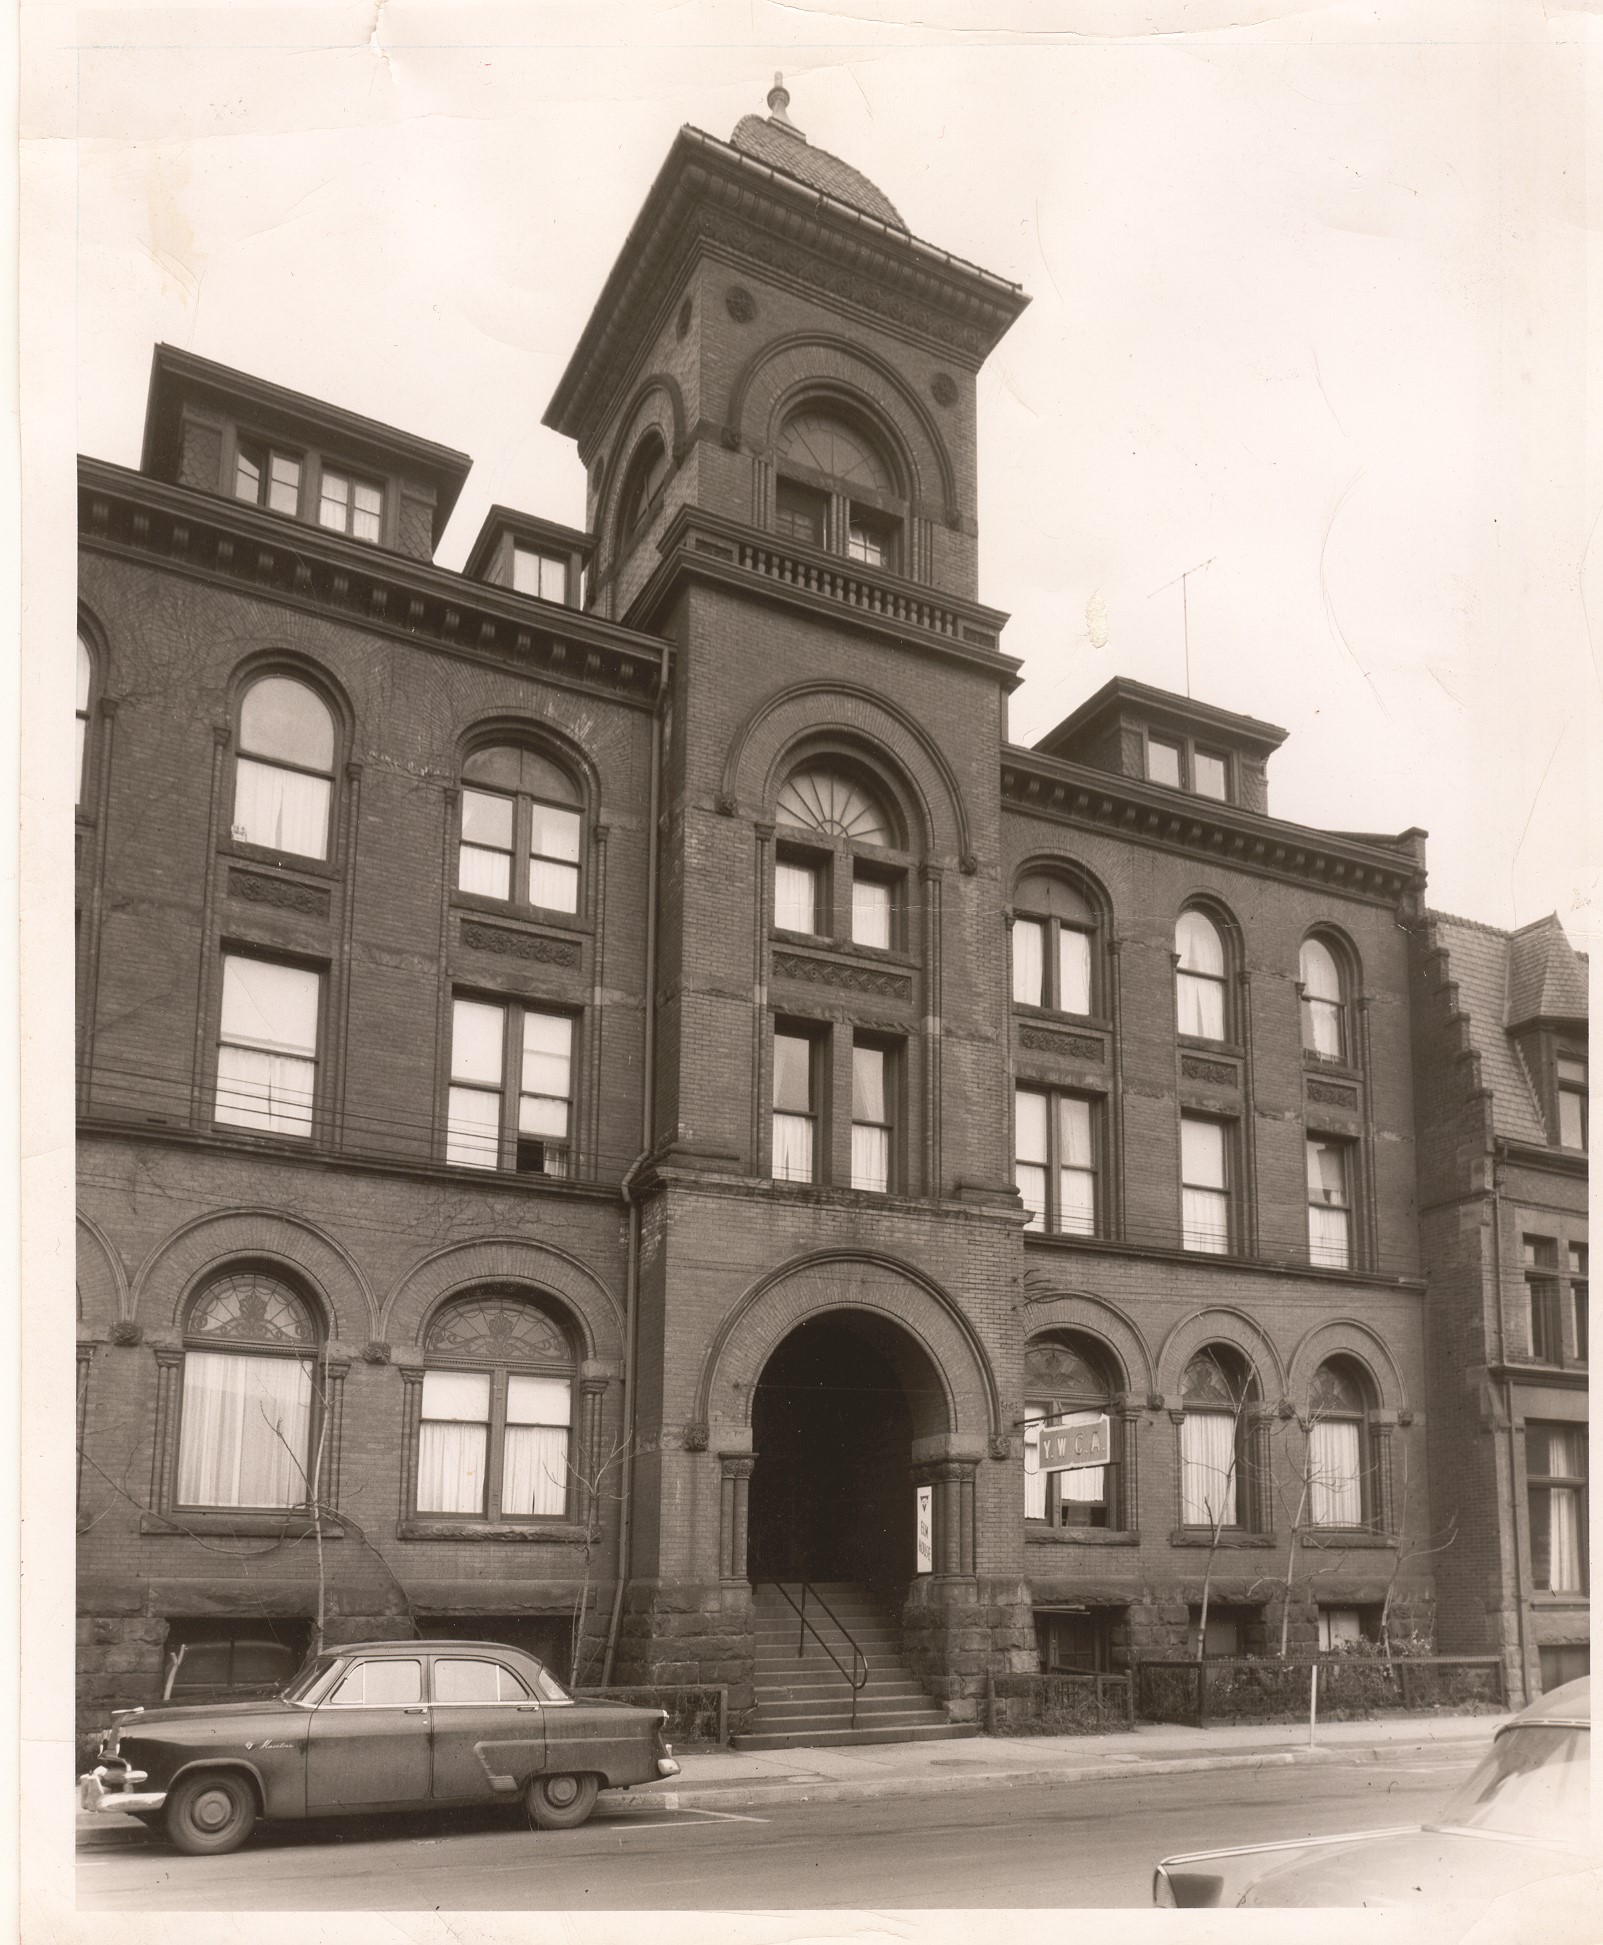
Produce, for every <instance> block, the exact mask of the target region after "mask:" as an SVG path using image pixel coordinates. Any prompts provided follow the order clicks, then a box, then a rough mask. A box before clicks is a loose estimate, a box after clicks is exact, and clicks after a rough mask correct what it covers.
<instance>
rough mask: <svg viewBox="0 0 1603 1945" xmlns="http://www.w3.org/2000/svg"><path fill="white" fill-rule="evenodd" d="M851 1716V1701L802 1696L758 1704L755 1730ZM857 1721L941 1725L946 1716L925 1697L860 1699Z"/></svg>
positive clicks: (841, 1719) (845, 1718)
mask: <svg viewBox="0 0 1603 1945" xmlns="http://www.w3.org/2000/svg"><path fill="white" fill-rule="evenodd" d="M851 1713H852V1711H851V1701H850V1698H849V1697H848V1696H844V1695H838V1696H837V1695H832V1696H828V1697H819V1696H802V1697H800V1698H799V1699H797V1700H795V1701H791V1702H772V1701H764V1702H761V1703H759V1704H758V1708H757V1727H758V1728H759V1729H766V1728H776V1729H778V1728H784V1727H788V1726H791V1725H793V1724H795V1723H798V1722H815V1721H817V1722H821V1721H824V1720H826V1719H827V1720H829V1721H831V1722H835V1723H842V1722H847V1721H849V1720H850V1719H851ZM857 1719H858V1721H859V1722H868V1721H873V1722H876V1723H881V1722H888V1721H896V1722H903V1721H921V1722H922V1721H931V1722H944V1721H945V1720H946V1716H945V1714H944V1712H943V1711H942V1710H941V1709H939V1708H938V1707H937V1706H936V1705H935V1703H933V1702H932V1701H931V1700H930V1698H929V1697H928V1696H927V1695H925V1696H917V1695H881V1696H868V1695H859V1696H858V1698H857Z"/></svg>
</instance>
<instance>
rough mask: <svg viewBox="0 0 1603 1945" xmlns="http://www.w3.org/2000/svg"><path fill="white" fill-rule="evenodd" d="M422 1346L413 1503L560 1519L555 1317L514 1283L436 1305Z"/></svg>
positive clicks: (560, 1374) (562, 1370)
mask: <svg viewBox="0 0 1603 1945" xmlns="http://www.w3.org/2000/svg"><path fill="white" fill-rule="evenodd" d="M424 1355H425V1359H426V1362H427V1365H428V1369H427V1370H426V1371H425V1372H424V1374H423V1398H422V1412H421V1419H420V1423H419V1427H418V1445H417V1510H418V1512H419V1513H420V1514H435V1515H439V1514H450V1515H454V1516H457V1517H468V1518H477V1519H491V1520H527V1519H560V1518H561V1517H562V1516H563V1514H564V1513H566V1511H567V1508H568V1499H569V1479H570V1474H569V1466H568V1432H569V1426H570V1424H571V1422H572V1417H573V1367H574V1356H573V1347H572V1345H571V1343H570V1342H569V1338H568V1334H567V1332H566V1330H564V1328H563V1327H562V1325H561V1324H559V1323H558V1322H557V1320H556V1319H555V1318H554V1317H552V1316H551V1315H550V1314H549V1313H548V1312H547V1311H545V1310H544V1309H542V1308H541V1307H540V1306H539V1305H538V1304H536V1303H535V1302H533V1301H532V1300H530V1299H529V1298H528V1297H526V1296H523V1295H521V1294H519V1293H517V1292H510V1291H497V1290H485V1291H480V1292H477V1293H475V1294H474V1295H472V1296H466V1297H458V1298H455V1299H454V1300H453V1301H452V1302H450V1303H448V1304H446V1305H445V1306H444V1308H443V1309H441V1310H440V1311H439V1312H438V1314H437V1315H436V1316H435V1318H434V1321H433V1322H432V1323H431V1324H430V1326H429V1331H428V1336H427V1339H426V1342H425V1345H424Z"/></svg>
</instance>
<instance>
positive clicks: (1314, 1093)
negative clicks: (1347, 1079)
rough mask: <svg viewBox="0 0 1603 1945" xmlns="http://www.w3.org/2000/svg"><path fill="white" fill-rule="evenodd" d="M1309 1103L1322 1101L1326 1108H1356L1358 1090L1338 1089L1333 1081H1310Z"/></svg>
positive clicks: (1354, 1088)
mask: <svg viewBox="0 0 1603 1945" xmlns="http://www.w3.org/2000/svg"><path fill="white" fill-rule="evenodd" d="M1308 1098H1309V1100H1310V1101H1322V1102H1323V1103H1324V1104H1325V1106H1326V1107H1331V1108H1356V1107H1357V1106H1358V1090H1357V1088H1356V1087H1338V1086H1337V1085H1336V1083H1335V1082H1334V1081H1310V1082H1309V1083H1308Z"/></svg>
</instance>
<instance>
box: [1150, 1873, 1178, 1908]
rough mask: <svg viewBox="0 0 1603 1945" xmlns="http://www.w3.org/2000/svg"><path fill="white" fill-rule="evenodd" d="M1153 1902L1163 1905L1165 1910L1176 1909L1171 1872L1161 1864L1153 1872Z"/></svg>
mask: <svg viewBox="0 0 1603 1945" xmlns="http://www.w3.org/2000/svg"><path fill="white" fill-rule="evenodd" d="M1152 1902H1153V1903H1154V1904H1155V1905H1161V1906H1162V1907H1163V1909H1164V1910H1165V1911H1173V1910H1175V1909H1176V1908H1177V1907H1176V1903H1175V1895H1174V1886H1173V1885H1172V1884H1171V1883H1170V1882H1169V1873H1168V1872H1167V1871H1166V1870H1165V1869H1164V1868H1163V1866H1162V1865H1161V1864H1160V1865H1159V1866H1158V1868H1157V1869H1156V1870H1155V1871H1154V1872H1153V1873H1152Z"/></svg>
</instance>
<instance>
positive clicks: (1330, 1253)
mask: <svg viewBox="0 0 1603 1945" xmlns="http://www.w3.org/2000/svg"><path fill="white" fill-rule="evenodd" d="M1351 1256H1352V1249H1351V1245H1350V1242H1349V1240H1348V1234H1347V1211H1346V1210H1345V1209H1332V1208H1326V1207H1324V1206H1323V1205H1322V1204H1320V1203H1317V1202H1310V1203H1309V1205H1308V1260H1309V1262H1311V1263H1313V1264H1314V1265H1315V1266H1316V1267H1317V1268H1319V1269H1322V1270H1345V1269H1347V1268H1348V1267H1349V1265H1350V1259H1351Z"/></svg>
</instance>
